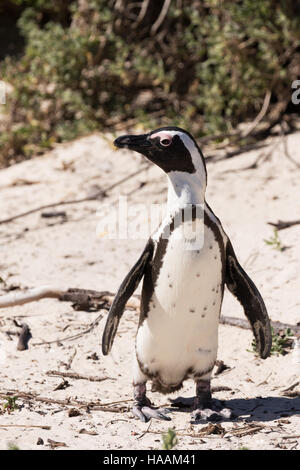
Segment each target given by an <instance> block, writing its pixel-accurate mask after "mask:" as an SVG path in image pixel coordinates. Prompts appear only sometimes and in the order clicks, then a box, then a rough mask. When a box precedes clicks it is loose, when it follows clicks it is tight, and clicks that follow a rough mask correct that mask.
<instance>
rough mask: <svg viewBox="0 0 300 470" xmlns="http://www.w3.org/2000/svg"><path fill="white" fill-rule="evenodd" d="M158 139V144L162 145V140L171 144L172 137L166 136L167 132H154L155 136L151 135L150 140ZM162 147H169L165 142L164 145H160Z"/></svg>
mask: <svg viewBox="0 0 300 470" xmlns="http://www.w3.org/2000/svg"><path fill="white" fill-rule="evenodd" d="M157 137H159V140H160V142H161V143H162V142H163V141H164V140H165V141H169V143H171V142H172V136H171V135H170V134H168V133H167V132H156V133H155V134H152V135H151V137H150V139H155V138H157ZM162 145H166V146H167V145H169V144H167V142H166V143H165V144H162Z"/></svg>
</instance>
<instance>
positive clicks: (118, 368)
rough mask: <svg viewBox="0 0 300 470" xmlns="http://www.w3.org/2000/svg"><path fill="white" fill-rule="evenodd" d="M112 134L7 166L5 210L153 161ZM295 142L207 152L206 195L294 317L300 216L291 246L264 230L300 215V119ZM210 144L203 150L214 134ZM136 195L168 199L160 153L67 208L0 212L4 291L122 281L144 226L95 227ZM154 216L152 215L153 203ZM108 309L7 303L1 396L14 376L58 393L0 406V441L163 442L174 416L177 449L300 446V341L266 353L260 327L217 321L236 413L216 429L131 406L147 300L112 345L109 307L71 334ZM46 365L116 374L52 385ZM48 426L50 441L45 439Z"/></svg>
mask: <svg viewBox="0 0 300 470" xmlns="http://www.w3.org/2000/svg"><path fill="white" fill-rule="evenodd" d="M110 142H111V137H110V136H102V135H100V134H93V135H90V136H87V137H84V138H81V139H78V140H76V141H74V142H72V143H68V144H63V145H59V146H57V147H56V148H55V149H54V150H53V151H51V152H49V153H48V154H46V155H43V156H41V157H36V158H33V159H31V160H29V161H25V162H23V163H20V164H17V165H14V166H12V167H10V168H7V169H4V170H1V171H0V188H1V192H0V207H1V217H0V218H1V219H4V218H6V217H10V216H12V215H15V214H18V213H20V212H23V211H26V210H29V209H31V208H34V207H37V206H40V205H42V204H48V203H52V202H56V201H61V200H70V199H78V198H82V197H87V196H90V195H92V194H95V193H96V192H97V191H98V192H99V191H100V190H102V189H104V190H105V189H107V188H109V187H110V186H111V185H112V184H113V183H116V182H118V181H119V180H121V179H122V178H125V177H126V176H128V175H130V174H131V173H133V172H135V171H138V170H139V169H141V168H142V167H143V166H144V165H145V161H144V160H143V159H142V158H141V157H140V156H139V155H137V154H134V153H132V152H128V151H125V150H124V151H116V150H114V149H113V147H112V145H111V143H110ZM286 143H287V146H288V155H287V153H286V149H285V146H284V141H283V139H282V138H279V137H272V138H269V139H268V140H267V141H266V142H264V146H263V147H262V148H260V149H256V150H252V151H249V152H247V153H243V154H240V155H238V156H235V157H233V158H230V159H223V160H220V161H218V162H214V163H210V162H208V165H207V168H208V188H207V201H208V203H209V204H210V206H211V207H212V208H213V210H214V211H215V213H216V215H217V216H219V218H220V219H221V221H222V223H223V226H224V229H225V231H226V232H227V234H228V235H229V237H230V239H231V241H232V243H233V246H234V248H235V251H236V254H237V256H238V258H239V260H240V262H241V264H242V265H243V267H244V268H245V269H246V270H247V272H248V273H249V275H250V276H251V277H252V278H253V280H254V281H255V283H256V284H257V286H258V288H259V289H260V291H261V293H262V295H263V298H264V300H265V303H266V306H267V309H268V312H269V315H270V318H271V319H272V320H279V321H281V322H286V323H290V324H296V323H297V322H299V320H300V315H299V310H300V284H299V277H300V276H299V274H300V271H299V257H300V244H299V238H300V225H295V226H293V227H290V228H288V229H285V230H282V231H279V232H278V236H279V240H280V247H284V248H285V249H284V250H283V251H280V250H276V249H274V247H273V246H271V245H268V244H267V243H266V242H265V240H269V239H270V238H271V237H272V236H273V229H272V227H271V226H270V225H268V222H277V220H278V219H281V220H294V219H297V218H298V219H299V214H300V210H299V209H300V198H299V195H300V194H299V176H300V170H299V167H297V165H296V164H295V162H298V165H299V164H300V132H296V133H294V134H291V135H289V136H288V138H287V141H286ZM203 150H204V154H205V153H206V148H205V146H204V148H203ZM259 155H265V156H268V158H266V160H264V161H262V162H261V163H259V165H258V166H257V168H254V169H247V167H249V166H250V165H251V164H253V163H254V162H255V160H256V159H257V158H258V156H259ZM289 156H290V157H292V159H293V160H294V162H293V161H292V160H291V159H290V158H288V157H289ZM262 160H263V159H262ZM125 195H128V199H127V200H128V203H129V204H131V205H132V204H138V203H143V204H146V205H147V206H149V205H150V204H157V203H160V204H163V203H164V201H165V199H166V179H165V176H164V175H163V174H162V172H161V171H160V170H159V169H158V168H156V167H154V166H151V167H150V168H149V169H147V170H146V171H141V172H140V173H139V174H138V175H136V176H135V177H132V178H130V179H128V180H126V181H124V182H123V183H122V184H119V185H117V186H116V187H115V188H114V189H112V190H109V191H107V194H106V197H105V198H104V199H103V200H100V199H99V200H96V201H86V202H82V203H78V204H72V205H67V206H59V207H58V208H55V209H47V210H46V209H45V210H44V212H47V211H51V210H60V211H62V210H63V211H66V214H67V219H64V218H62V217H56V218H42V217H41V211H39V212H36V213H34V214H32V215H28V216H26V217H22V218H19V219H16V220H15V221H13V222H11V223H7V224H2V225H0V245H1V257H0V277H1V278H2V280H4V281H5V283H6V284H5V283H4V282H1V283H0V289H1V290H0V294H3V295H4V294H5V293H6V290H5V288H7V286H10V287H11V286H15V287H16V286H17V287H18V288H20V289H25V288H33V287H40V286H43V285H51V286H58V287H61V288H68V287H78V288H79V287H80V288H85V289H95V290H99V291H102V290H109V291H111V292H116V290H117V288H118V286H119V284H120V283H121V281H122V279H123V277H124V276H125V275H126V274H127V272H128V270H129V269H130V268H131V266H132V265H133V264H134V262H135V261H136V260H137V258H138V256H139V254H140V253H141V251H142V249H143V246H144V244H145V240H143V239H119V238H118V239H109V238H108V235H106V234H105V233H102V232H101V230H100V233H99V230H98V233H96V228H97V224H98V223H99V220H101V219H100V216H99V215H98V216H97V214H96V213H97V211H101V210H103V209H104V208H105V207H106V209H107V208H108V210H111V208H112V207H117V206H116V203H118V201H119V196H125ZM114 204H115V205H114ZM143 223H144V224H146V223H147V214H144V217H143V218H142V224H143ZM137 292H139V290H138V291H137ZM222 314H223V315H227V316H236V317H240V318H244V313H243V310H242V308H241V306H240V304H239V303H238V302H237V301H236V300H235V299H234V298H233V297H232V295H231V294H230V293H229V292H228V291H227V290H226V292H225V297H224V303H223V308H222ZM98 315H99V312H84V311H75V310H74V309H73V308H72V306H71V304H70V303H65V302H59V301H58V300H56V299H44V300H40V301H37V302H33V303H28V304H26V305H22V306H14V307H10V308H3V309H0V366H1V369H0V370H1V372H0V393H1V394H2V398H0V403H1V406H2V408H3V405H4V403H6V400H5V399H4V398H3V396H4V395H5V394H6V393H7V391H9V390H16V392H15V394H16V395H18V394H19V396H20V392H24V393H25V392H26V393H28V392H30V393H34V394H36V395H37V396H39V397H46V398H49V399H52V400H56V402H57V403H44V402H41V401H37V400H35V399H32V400H30V401H28V400H23V399H22V398H21V397H20V398H18V399H17V404H18V405H19V408H18V409H16V410H13V411H11V412H10V413H8V412H7V410H6V411H5V412H3V413H2V414H1V415H0V448H1V449H7V448H8V447H9V446H10V445H11V443H13V444H14V445H17V446H18V447H19V448H20V449H50V448H51V446H50V443H49V441H48V439H50V440H52V441H58V442H60V443H64V444H65V446H58V447H56V448H57V449H161V447H162V437H161V433H163V432H166V431H167V430H168V428H170V427H172V428H174V429H175V430H176V432H177V437H178V444H177V446H176V449H193V450H197V449H239V448H242V447H246V448H249V449H299V448H300V439H299V434H300V426H299V412H300V398H299V385H298V386H295V387H294V388H293V392H294V395H295V396H294V397H288V396H285V395H283V394H282V393H283V390H284V389H286V388H287V387H289V386H290V385H293V384H294V383H295V382H297V380H298V379H299V371H300V352H299V344H298V343H297V341H295V342H294V345H295V347H294V348H293V349H292V350H291V351H290V352H289V353H288V354H286V355H284V356H283V355H276V354H275V355H272V356H271V357H269V358H268V359H267V360H262V359H260V358H258V357H256V356H255V354H254V353H253V351H252V346H251V342H252V339H253V338H252V333H251V331H250V330H244V329H240V328H237V327H232V326H227V325H220V329H219V352H218V359H219V360H222V361H224V363H225V364H226V365H227V366H228V367H229V368H228V369H227V370H226V371H224V372H223V373H222V374H219V375H214V378H213V382H212V383H213V386H214V387H217V386H219V387H221V388H222V387H228V388H229V390H221V391H219V392H216V393H215V394H214V396H215V397H216V398H218V399H221V400H225V401H226V406H228V407H231V408H232V409H233V410H234V412H235V413H236V415H237V418H236V420H234V421H224V422H222V423H221V426H222V428H223V432H222V434H208V435H206V433H205V431H201V430H203V429H205V426H207V423H204V422H202V423H200V424H197V425H191V424H190V412H189V411H176V410H174V411H172V413H171V414H170V416H171V417H172V421H170V422H162V421H155V420H153V421H152V422H151V424H150V427H149V423H142V422H139V421H137V420H136V419H135V418H133V416H132V415H131V412H130V410H129V409H127V408H126V407H128V406H130V400H131V398H132V385H131V358H132V354H133V349H134V336H135V331H136V327H137V322H138V315H137V313H136V312H135V311H126V312H125V313H124V316H123V318H122V320H121V323H120V326H119V330H118V334H117V336H116V339H115V343H114V346H113V349H112V353H111V355H110V356H108V357H103V356H102V354H101V337H102V331H103V328H104V324H105V317H106V315H107V312H106V311H105V310H103V319H102V320H101V321H100V322H99V324H98V326H96V327H95V328H94V329H93V330H92V331H91V332H89V333H87V334H83V335H81V336H80V337H79V338H77V339H73V340H66V339H64V338H65V337H67V336H70V335H73V334H77V333H81V332H83V331H84V330H86V329H87V328H88V327H89V325H90V324H91V323H92V322H93V320H95V319H96V317H97V316H98ZM13 320H16V321H17V322H19V323H22V322H26V323H27V324H28V325H29V326H30V329H31V332H32V339H31V340H30V342H29V349H28V350H25V351H18V350H17V348H16V344H17V338H16V336H14V335H10V337H9V336H8V335H7V333H6V332H7V331H12V330H15V331H16V330H17V327H16V326H15V324H14V323H13ZM51 341H53V343H50V344H47V342H51ZM39 343H42V344H39ZM297 344H298V346H297ZM94 353H96V355H95V354H94ZM49 370H55V371H60V372H70V371H73V372H76V373H78V374H81V375H85V376H87V375H92V376H97V377H100V378H105V380H103V381H100V382H92V381H89V380H86V379H73V378H66V380H67V381H68V384H65V388H62V389H59V390H55V388H57V386H58V385H59V384H60V383H61V382H62V380H63V379H62V377H59V376H50V375H47V371H49ZM149 388H150V386H149ZM193 392H194V385H193V383H192V382H191V381H187V382H186V383H185V385H184V388H183V389H182V390H181V391H180V393H178V392H177V393H176V394H174V395H170V396H162V395H159V394H158V393H151V391H149V398H150V399H151V400H153V402H154V403H155V404H156V405H166V406H169V404H170V403H169V398H175V397H176V396H178V395H179V394H180V395H183V396H192V395H193ZM68 398H69V399H70V400H71V402H72V403H74V402H75V401H76V400H78V401H80V400H81V401H84V402H93V401H95V400H97V401H101V402H102V403H103V404H107V403H111V402H120V403H118V405H117V406H120V407H121V406H122V407H123V408H125V411H124V412H120V413H117V412H108V411H99V410H93V409H91V410H87V409H86V408H84V407H80V406H79V405H78V406H77V405H75V406H71V405H69V406H67V405H63V404H59V403H58V401H59V400H66V399H68ZM112 406H113V405H112ZM114 406H115V405H114ZM74 407H75V408H76V409H78V410H79V412H80V414H78V415H77V416H69V409H70V408H74ZM71 414H72V413H71ZM75 414H76V413H75ZM254 425H255V426H256V427H253V426H254ZM5 426H7V427H5ZM34 426H37V427H34ZM45 426H46V427H50V429H48V428H47V429H45V428H43V427H45ZM82 430H84V431H82ZM241 430H243V431H241ZM87 432H88V433H87ZM243 433H244V434H245V435H241V434H243ZM297 436H298V437H297ZM39 438H41V439H42V441H39V442H43V443H40V444H39V445H38V444H37V443H38V439H39Z"/></svg>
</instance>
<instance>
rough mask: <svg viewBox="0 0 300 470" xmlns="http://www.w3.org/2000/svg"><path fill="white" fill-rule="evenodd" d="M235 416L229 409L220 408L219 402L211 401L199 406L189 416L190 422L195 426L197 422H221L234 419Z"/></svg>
mask: <svg viewBox="0 0 300 470" xmlns="http://www.w3.org/2000/svg"><path fill="white" fill-rule="evenodd" d="M234 418H235V414H234V413H233V411H232V410H230V409H229V408H224V407H222V404H221V403H220V402H219V401H211V402H210V403H204V404H203V405H199V406H198V407H197V408H196V409H195V410H194V411H193V413H192V415H191V422H192V423H193V424H197V423H198V422H199V421H201V420H202V421H203V420H204V421H212V422H214V423H216V422H217V421H223V420H224V419H234Z"/></svg>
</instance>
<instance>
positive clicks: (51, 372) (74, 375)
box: [46, 370, 116, 382]
mask: <svg viewBox="0 0 300 470" xmlns="http://www.w3.org/2000/svg"><path fill="white" fill-rule="evenodd" d="M46 374H47V375H52V376H53V375H54V376H56V375H58V376H60V377H68V378H70V379H83V380H89V381H90V382H102V381H103V380H116V379H113V378H110V377H96V376H92V375H81V374H77V373H76V372H60V371H58V370H48V371H47V372H46Z"/></svg>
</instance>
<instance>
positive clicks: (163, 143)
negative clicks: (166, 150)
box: [160, 137, 172, 147]
mask: <svg viewBox="0 0 300 470" xmlns="http://www.w3.org/2000/svg"><path fill="white" fill-rule="evenodd" d="M171 142H172V140H171V139H167V138H166V137H164V138H163V139H161V141H160V144H161V145H162V146H163V147H168V146H169V145H170V144H171Z"/></svg>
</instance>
